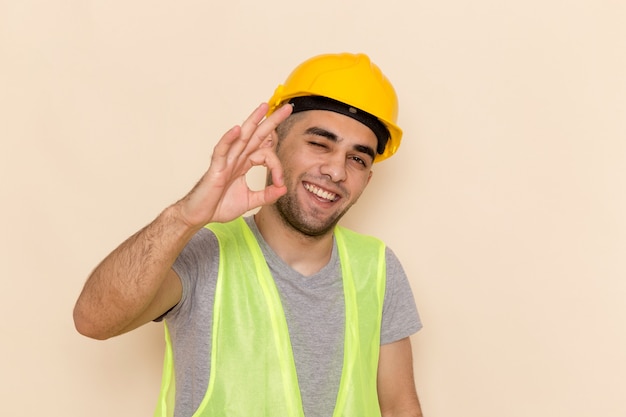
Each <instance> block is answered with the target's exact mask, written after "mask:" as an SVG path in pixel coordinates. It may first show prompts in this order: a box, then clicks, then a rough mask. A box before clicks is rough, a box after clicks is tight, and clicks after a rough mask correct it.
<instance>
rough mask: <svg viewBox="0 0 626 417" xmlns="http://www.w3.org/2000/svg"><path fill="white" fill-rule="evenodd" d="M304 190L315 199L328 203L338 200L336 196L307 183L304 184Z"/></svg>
mask: <svg viewBox="0 0 626 417" xmlns="http://www.w3.org/2000/svg"><path fill="white" fill-rule="evenodd" d="M304 188H305V189H306V190H307V191H308V192H310V193H311V194H313V195H315V196H316V197H317V198H319V199H321V200H324V201H327V202H329V203H332V202H335V201H337V200H338V199H339V196H338V195H337V194H335V193H333V192H330V191H327V190H324V189H322V188H320V187H318V186H316V185H313V184H311V183H308V182H305V183H304Z"/></svg>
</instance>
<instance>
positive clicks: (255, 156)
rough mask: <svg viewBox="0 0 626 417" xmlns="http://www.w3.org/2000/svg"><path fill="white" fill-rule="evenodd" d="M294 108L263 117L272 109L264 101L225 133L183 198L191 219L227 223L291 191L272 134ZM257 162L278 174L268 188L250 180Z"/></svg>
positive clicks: (191, 221)
mask: <svg viewBox="0 0 626 417" xmlns="http://www.w3.org/2000/svg"><path fill="white" fill-rule="evenodd" d="M291 109H292V107H291V106H290V105H288V104H287V105H284V106H282V107H281V108H279V109H278V110H276V111H275V112H274V113H272V114H271V115H270V116H269V117H268V118H267V119H265V120H263V118H264V116H265V114H266V113H267V110H268V105H267V104H266V103H263V104H261V105H260V106H259V107H257V108H256V110H254V112H252V114H251V115H250V116H249V117H248V118H247V119H246V121H245V122H244V123H243V124H242V125H241V126H235V127H233V128H232V129H230V130H229V131H228V132H226V133H225V134H224V136H222V138H221V139H220V141H219V142H218V143H217V145H216V146H215V148H214V149H213V156H212V157H211V165H210V166H209V169H208V171H207V172H206V173H205V174H204V176H203V177H202V178H201V179H200V181H199V182H198V183H197V184H196V186H195V187H194V188H193V189H192V190H191V192H190V193H189V194H187V196H185V197H184V198H183V199H182V200H181V201H179V202H178V203H177V204H178V205H179V208H180V214H181V216H182V220H183V221H184V222H185V223H186V224H188V225H189V226H192V227H202V226H204V225H205V224H207V223H210V222H227V221H230V220H233V219H235V218H237V217H239V216H241V215H242V214H244V213H246V212H247V211H249V210H251V209H254V208H256V207H260V206H262V205H265V204H271V203H273V202H274V201H276V200H277V199H278V198H279V197H280V196H282V195H283V194H285V193H286V192H287V190H286V188H285V185H284V183H283V171H282V167H281V165H280V162H279V160H278V157H277V156H276V154H275V153H274V150H273V147H272V146H271V145H272V144H271V139H270V140H268V139H269V138H268V137H269V136H270V134H271V133H272V132H273V131H274V129H276V127H277V126H278V125H279V124H280V123H281V122H282V121H283V120H285V119H286V118H287V117H289V115H290V114H291ZM254 166H265V167H266V168H267V169H268V170H269V172H270V174H271V176H272V184H271V185H268V186H266V187H265V188H264V189H263V190H258V191H253V190H251V189H250V187H249V186H248V184H247V182H246V173H247V172H248V171H249V170H250V169H251V168H252V167H254Z"/></svg>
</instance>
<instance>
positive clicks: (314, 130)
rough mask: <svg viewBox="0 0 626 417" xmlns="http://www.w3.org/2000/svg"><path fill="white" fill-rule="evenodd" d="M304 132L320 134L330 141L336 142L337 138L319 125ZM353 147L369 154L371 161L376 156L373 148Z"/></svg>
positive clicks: (364, 146)
mask: <svg viewBox="0 0 626 417" xmlns="http://www.w3.org/2000/svg"><path fill="white" fill-rule="evenodd" d="M304 133H305V134H308V135H315V136H322V137H324V138H326V139H328V140H330V141H331V142H337V141H338V140H339V137H338V136H337V135H336V134H334V133H333V132H330V131H328V130H326V129H323V128H321V127H316V126H313V127H309V128H308V129H307V130H305V131H304ZM353 149H354V150H355V151H357V152H361V153H364V154H366V155H369V156H370V157H371V158H372V161H373V160H374V158H375V156H376V153H375V152H374V149H373V148H371V147H369V146H366V145H354V147H353Z"/></svg>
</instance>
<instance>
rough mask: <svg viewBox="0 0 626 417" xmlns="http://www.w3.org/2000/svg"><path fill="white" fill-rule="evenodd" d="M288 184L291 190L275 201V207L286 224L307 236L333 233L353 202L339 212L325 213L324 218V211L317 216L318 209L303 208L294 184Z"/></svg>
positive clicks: (297, 182)
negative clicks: (307, 209)
mask: <svg viewBox="0 0 626 417" xmlns="http://www.w3.org/2000/svg"><path fill="white" fill-rule="evenodd" d="M299 183H300V181H299V180H298V181H296V184H299ZM286 185H287V188H288V190H289V191H288V192H287V194H285V195H283V196H282V197H280V198H279V199H278V200H277V201H276V202H275V203H274V207H275V208H276V211H277V212H278V214H279V215H280V218H281V219H282V221H283V223H285V225H287V226H288V227H290V228H292V229H294V230H296V231H297V232H300V233H301V234H303V235H305V236H307V237H322V236H325V235H327V234H328V233H331V232H332V231H333V230H334V228H335V226H336V225H337V223H338V222H339V220H340V219H341V218H342V217H343V215H344V214H345V213H346V212H347V211H348V209H349V208H350V206H352V204H351V205H350V206H348V207H346V208H345V209H344V210H343V211H340V212H337V213H332V214H330V215H328V214H324V215H323V216H326V217H325V218H322V213H319V214H320V215H319V216H317V214H318V212H316V211H313V212H306V211H305V210H303V209H302V207H301V206H300V204H299V202H298V199H297V195H296V192H295V191H294V184H286Z"/></svg>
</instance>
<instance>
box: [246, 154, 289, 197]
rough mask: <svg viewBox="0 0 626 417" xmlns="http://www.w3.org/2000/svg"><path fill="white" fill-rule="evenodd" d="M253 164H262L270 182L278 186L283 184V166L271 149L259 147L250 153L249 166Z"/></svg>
mask: <svg viewBox="0 0 626 417" xmlns="http://www.w3.org/2000/svg"><path fill="white" fill-rule="evenodd" d="M253 166H264V167H265V168H267V170H268V172H269V174H270V179H271V183H272V184H274V185H276V186H278V187H282V186H283V185H284V179H283V167H282V165H281V163H280V159H278V156H277V155H276V153H275V152H274V150H273V149H271V148H265V147H264V148H260V149H259V150H258V151H256V152H254V153H253V154H252V155H250V167H253Z"/></svg>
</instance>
